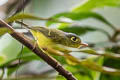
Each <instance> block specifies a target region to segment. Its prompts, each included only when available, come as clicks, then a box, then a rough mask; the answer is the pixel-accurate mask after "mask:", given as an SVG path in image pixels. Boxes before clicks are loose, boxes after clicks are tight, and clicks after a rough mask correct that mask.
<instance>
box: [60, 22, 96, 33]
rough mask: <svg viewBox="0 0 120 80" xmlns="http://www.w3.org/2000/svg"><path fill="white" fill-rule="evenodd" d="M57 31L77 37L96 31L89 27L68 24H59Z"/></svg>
mask: <svg viewBox="0 0 120 80" xmlns="http://www.w3.org/2000/svg"><path fill="white" fill-rule="evenodd" d="M58 29H60V30H62V31H65V32H71V33H75V34H77V35H82V34H85V33H87V32H90V31H95V30H96V29H95V28H90V27H89V26H70V25H69V24H61V25H60V26H59V28H58Z"/></svg>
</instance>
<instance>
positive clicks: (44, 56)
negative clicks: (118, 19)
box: [0, 19, 76, 80]
mask: <svg viewBox="0 0 120 80" xmlns="http://www.w3.org/2000/svg"><path fill="white" fill-rule="evenodd" d="M0 24H1V25H3V26H5V27H7V28H9V29H10V30H11V31H12V33H11V36H12V37H14V38H15V39H16V40H18V41H19V42H20V43H22V44H23V45H25V46H26V47H28V48H29V49H30V50H32V51H33V52H34V53H35V54H36V55H38V56H39V57H40V58H42V59H43V60H44V61H45V62H46V63H48V64H49V65H50V66H51V67H53V68H54V69H55V70H56V71H58V72H59V74H60V75H62V76H64V77H65V78H66V79H67V80H76V79H75V77H74V76H73V75H72V74H71V73H70V72H68V71H66V70H65V69H64V68H63V67H62V66H61V65H60V64H59V63H58V62H57V61H56V60H55V59H53V58H51V57H50V56H48V55H47V54H45V53H44V52H43V51H42V50H40V49H39V47H38V46H35V47H34V43H33V42H32V41H31V40H30V39H28V38H27V37H25V36H24V35H23V34H21V33H18V32H16V31H15V30H14V29H13V28H12V27H11V26H10V25H8V24H7V23H6V22H4V21H3V20H2V19H0ZM0 27H1V26H0Z"/></svg>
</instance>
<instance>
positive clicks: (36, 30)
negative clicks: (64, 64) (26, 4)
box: [16, 21, 88, 58]
mask: <svg viewBox="0 0 120 80" xmlns="http://www.w3.org/2000/svg"><path fill="white" fill-rule="evenodd" d="M16 22H17V23H20V24H23V25H24V26H25V27H26V28H28V29H29V30H30V32H31V33H32V35H33V36H34V38H35V40H36V42H37V44H38V46H39V48H41V49H42V50H43V51H44V52H45V53H47V54H54V55H59V56H66V55H68V53H70V52H71V51H70V50H68V49H67V48H68V47H71V48H80V47H81V46H88V44H86V43H82V42H81V39H80V38H79V37H78V36H77V35H76V34H73V33H67V32H63V31H61V30H58V29H53V28H47V27H40V26H36V27H29V26H28V25H27V24H25V23H23V22H20V21H16ZM68 56H69V58H71V57H70V55H68ZM68 56H67V57H68Z"/></svg>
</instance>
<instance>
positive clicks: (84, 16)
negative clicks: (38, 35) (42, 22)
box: [46, 11, 113, 28]
mask: <svg viewBox="0 0 120 80" xmlns="http://www.w3.org/2000/svg"><path fill="white" fill-rule="evenodd" d="M61 17H65V18H69V19H72V20H83V19H87V18H95V19H97V20H99V21H101V22H103V23H105V24H107V25H108V26H110V27H111V28H113V25H112V24H111V23H109V22H108V21H107V20H106V19H105V18H104V17H103V16H101V15H100V14H98V13H95V12H90V11H87V12H77V13H76V12H63V13H59V14H56V15H54V16H52V17H51V18H53V19H58V18H61ZM53 23H57V22H53V21H47V23H46V26H50V25H51V24H53Z"/></svg>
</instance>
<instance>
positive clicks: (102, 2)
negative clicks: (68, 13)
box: [72, 0, 120, 12]
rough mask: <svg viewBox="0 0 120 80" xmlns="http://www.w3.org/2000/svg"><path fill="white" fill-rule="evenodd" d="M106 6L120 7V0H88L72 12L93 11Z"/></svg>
mask: <svg viewBox="0 0 120 80" xmlns="http://www.w3.org/2000/svg"><path fill="white" fill-rule="evenodd" d="M104 6H120V0H86V2H85V3H84V4H82V5H79V6H77V7H76V8H74V9H73V10H72V12H82V11H91V10H93V9H95V8H100V7H104Z"/></svg>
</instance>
